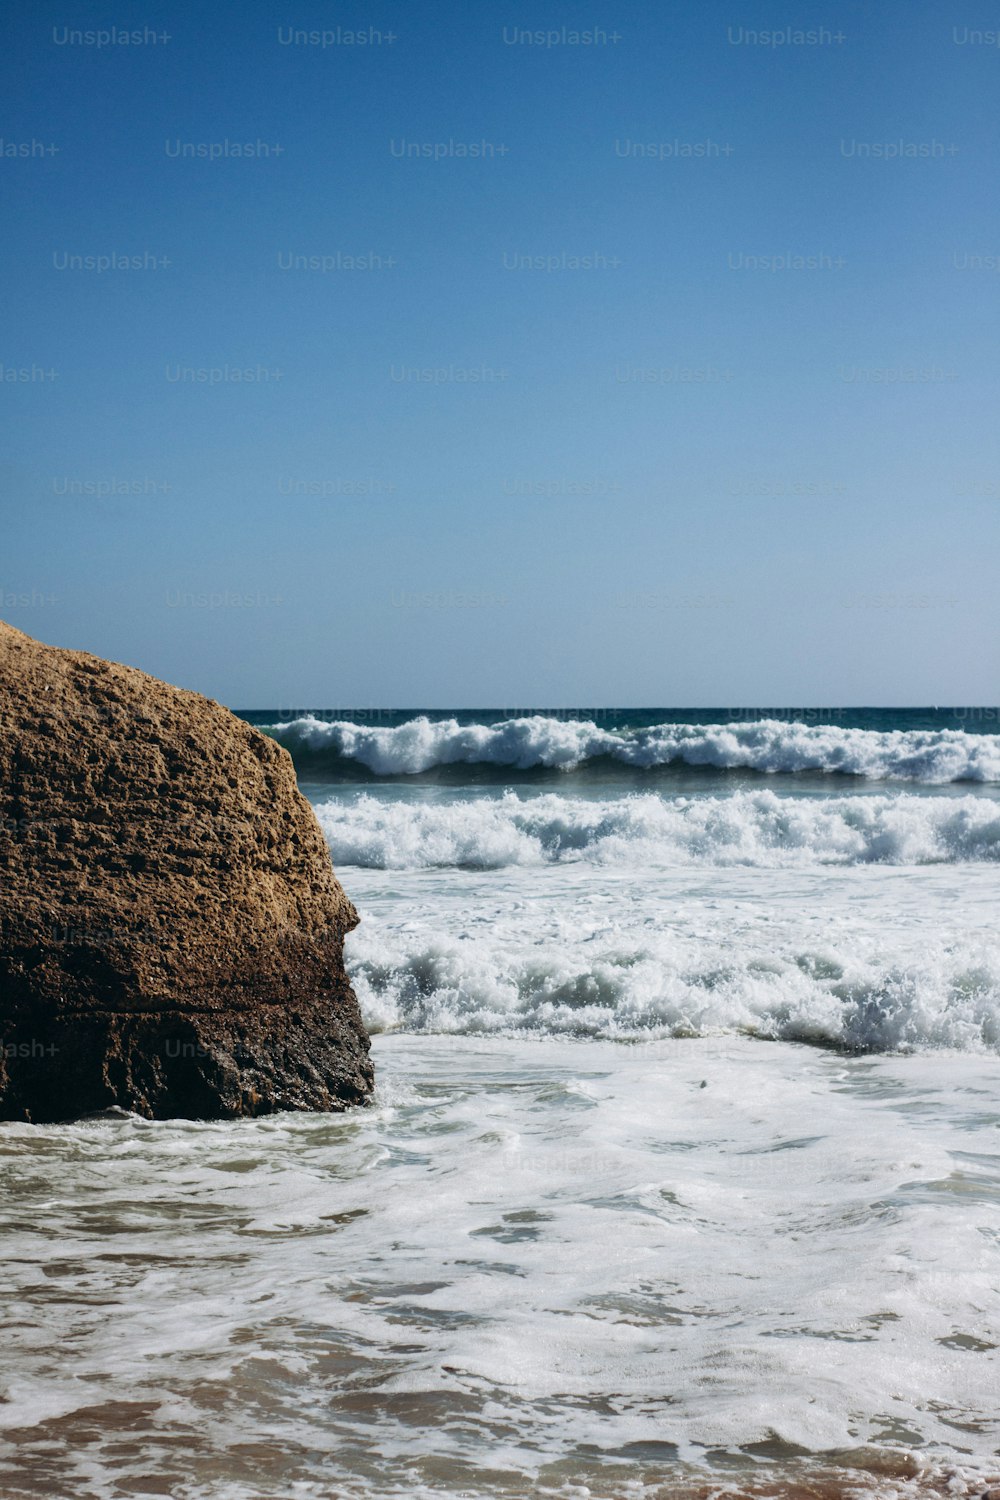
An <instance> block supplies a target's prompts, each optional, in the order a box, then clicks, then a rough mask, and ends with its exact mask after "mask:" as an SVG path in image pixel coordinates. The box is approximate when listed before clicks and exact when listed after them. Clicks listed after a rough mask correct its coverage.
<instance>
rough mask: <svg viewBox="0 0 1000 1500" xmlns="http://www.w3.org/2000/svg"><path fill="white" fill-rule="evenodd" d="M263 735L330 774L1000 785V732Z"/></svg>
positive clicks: (833, 729)
mask: <svg viewBox="0 0 1000 1500" xmlns="http://www.w3.org/2000/svg"><path fill="white" fill-rule="evenodd" d="M267 728H268V731H269V733H271V734H272V735H273V736H274V737H275V738H276V739H277V740H278V741H279V742H280V743H281V744H283V745H284V746H285V747H286V748H287V749H288V750H290V751H291V752H292V754H293V756H295V757H296V759H298V760H302V761H308V760H313V761H317V762H319V763H321V764H324V765H327V766H328V767H331V768H333V767H335V766H336V765H337V764H338V763H351V764H354V765H357V766H361V767H364V768H366V769H367V770H368V771H369V772H370V773H372V774H373V775H374V776H379V777H386V776H418V775H422V774H425V773H427V772H429V771H432V770H435V769H437V768H439V767H443V766H456V765H465V766H473V765H477V766H494V767H497V768H501V769H507V770H511V771H520V772H525V771H531V770H536V769H544V770H561V771H566V772H572V771H574V770H577V769H578V768H580V767H583V766H586V765H588V764H591V763H594V762H599V761H611V762H614V763H616V764H618V765H619V766H623V767H629V768H631V769H633V770H635V771H649V770H652V769H654V768H657V767H662V766H670V765H678V764H679V765H686V766H703V767H709V768H713V769H716V770H733V769H745V770H752V771H760V772H767V773H772V774H774V773H779V772H780V773H786V774H795V773H797V772H806V771H813V772H830V773H839V774H840V775H849V776H864V777H869V778H871V779H875V780H906V781H922V782H931V783H934V782H937V783H946V782H953V781H974V782H998V781H1000V735H993V734H969V733H967V732H966V731H965V730H961V729H933V730H901V729H900V730H871V729H845V728H842V727H840V726H837V725H828V724H824V725H814V724H800V723H787V722H784V721H782V720H777V719H765V720H761V721H759V722H756V723H730V724H659V725H654V726H652V727H650V728H644V729H635V730H629V731H616V730H611V729H603V728H600V727H599V726H598V725H596V724H594V723H593V722H591V721H589V720H561V719H553V718H545V717H542V716H539V715H532V716H531V717H528V718H523V719H509V720H503V721H501V722H499V723H495V724H460V723H459V722H458V720H457V719H443V720H440V721H436V722H434V721H431V720H430V719H427V718H424V717H419V718H415V719H411V720H410V721H409V722H408V723H405V724H400V725H397V726H394V727H385V726H376V727H373V726H370V725H359V724H352V723H348V722H346V721H337V722H334V723H327V722H325V721H324V720H321V719H317V718H313V717H306V718H298V719H293V720H290V721H288V722H285V723H280V724H273V725H269V726H267Z"/></svg>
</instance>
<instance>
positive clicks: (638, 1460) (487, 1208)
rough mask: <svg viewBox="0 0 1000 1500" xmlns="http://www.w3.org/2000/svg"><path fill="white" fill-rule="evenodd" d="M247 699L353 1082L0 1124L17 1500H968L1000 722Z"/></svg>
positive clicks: (978, 1473)
mask: <svg viewBox="0 0 1000 1500" xmlns="http://www.w3.org/2000/svg"><path fill="white" fill-rule="evenodd" d="M243 717H245V718H247V719H248V720H250V721H251V722H253V723H255V724H257V725H259V726H260V727H262V728H264V729H265V730H266V732H267V733H269V734H271V735H273V736H274V737H275V738H277V739H278V740H279V741H280V742H281V743H282V744H284V745H285V746H286V747H287V748H288V749H289V750H290V752H291V753H292V755H293V757H294V759H295V762H296V766H297V770H298V775H299V780H300V785H301V786H302V789H303V791H304V792H305V794H306V795H307V796H308V797H309V799H310V801H311V802H312V804H313V805H314V807H315V810H316V814H317V817H318V819H319V822H320V825H321V826H322V828H323V830H324V832H325V834H326V837H327V840H328V842H329V845H330V850H331V855H332V858H333V862H334V866H335V868H336V870H337V873H338V875H339V876H340V879H341V881H342V883H343V884H344V886H345V888H346V890H347V892H348V894H349V895H350V896H351V897H352V898H353V900H354V901H355V904H356V905H357V907H358V909H359V911H360V913H361V916H362V922H361V925H360V927H359V928H358V929H357V931H356V932H354V933H352V934H351V935H350V937H349V939H348V942H347V962H348V968H349V970H350V973H351V975H352V979H353V982H354V985H355V988H356V990H357V993H358V997H359V999H360V1001H361V1004H362V1008H363V1011H364V1014H365V1018H366V1021H367V1023H368V1026H369V1028H370V1030H371V1032H372V1034H373V1055H374V1060H375V1065H376V1072H377V1078H378V1088H377V1093H376V1097H375V1101H374V1103H373V1104H372V1106H371V1107H369V1108H366V1109H362V1110H357V1111H354V1112H351V1113H349V1114H346V1115H341V1116H320V1115H283V1116H275V1117H271V1118H266V1119H260V1120H253V1121H243V1122H238V1123H223V1124H216V1123H211V1124H205V1123H196V1122H172V1123H150V1122H147V1121H144V1120H140V1119H137V1118H134V1117H130V1116H127V1115H114V1114H112V1115H107V1116H102V1117H100V1118H98V1119H90V1120H85V1121H82V1122H79V1123H76V1124H72V1125H64V1126H58V1127H44V1128H37V1127H28V1126H17V1125H14V1126H10V1125H9V1126H6V1127H3V1128H2V1130H0V1160H2V1169H3V1172H4V1176H5V1179H6V1182H7V1193H6V1207H7V1218H8V1224H9V1226H10V1227H9V1230H8V1236H7V1254H8V1259H7V1262H6V1265H5V1277H4V1280H5V1283H6V1286H5V1296H6V1300H7V1314H8V1315H7V1318H6V1320H5V1322H6V1330H7V1331H6V1334H5V1346H4V1355H3V1365H4V1367H5V1368H4V1378H3V1391H4V1396H5V1400H4V1401H3V1402H2V1403H0V1437H2V1439H3V1446H2V1448H0V1494H2V1495H3V1496H4V1497H5V1500H6V1497H11V1500H22V1497H28V1496H31V1497H38V1496H62V1495H67V1496H68V1495H72V1496H74V1500H113V1497H114V1500H117V1497H125V1496H140V1495H154V1494H155V1495H169V1496H170V1497H172V1500H209V1497H211V1500H285V1497H288V1500H292V1497H309V1500H312V1497H323V1500H327V1497H333V1496H337V1497H340V1496H344V1497H362V1496H394V1497H395V1496H415V1497H422V1496H432V1495H435V1496H436V1495H440V1496H448V1497H460V1496H467V1497H477V1500H478V1497H487V1496H511V1497H520V1496H536V1495H539V1496H543V1495H544V1496H553V1497H566V1500H569V1497H592V1500H602V1497H607V1500H611V1497H614V1500H618V1497H623V1500H624V1497H629V1500H652V1497H654V1496H666V1495H669V1496H671V1497H673V1496H681V1495H692V1496H693V1495H699V1496H706V1497H707V1496H709V1495H724V1494H725V1495H730V1494H733V1495H739V1494H764V1493H778V1492H780V1493H790V1492H792V1491H793V1490H794V1491H795V1492H796V1493H801V1494H811V1495H816V1496H821V1495H822V1496H833V1495H838V1496H840V1495H847V1494H855V1493H857V1494H879V1495H886V1496H889V1495H891V1496H898V1497H903V1496H911V1495H912V1496H915V1495H920V1494H930V1493H933V1494H941V1495H951V1496H954V1495H963V1496H964V1495H966V1494H973V1493H979V1492H981V1491H982V1490H983V1488H985V1486H986V1483H987V1482H988V1480H989V1478H990V1476H991V1475H994V1474H996V1473H997V1472H998V1471H1000V1401H998V1391H1000V1379H998V1368H997V1363H998V1362H997V1352H998V1349H1000V1297H998V1292H1000V1137H998V1127H1000V1098H998V1082H1000V1066H998V1054H1000V934H998V927H1000V923H998V917H1000V903H998V896H1000V878H998V873H1000V710H997V709H992V708H923V709H916V708H914V709H877V708H871V709H837V710H833V709H805V708H800V709H759V710H753V709H740V708H732V707H730V708H719V709H713V710H686V709H678V710H663V709H648V710H620V709H612V708H591V709H577V710H574V711H565V710H561V711H558V712H556V711H551V710H550V711H538V710H532V709H530V708H526V709H492V710H478V711H464V712H454V713H440V712H428V711H420V710H416V709H414V710H401V711H399V712H395V713H388V712H385V711H382V710H363V711H357V710H355V711H349V710H344V709H332V710H323V711H321V710H307V709H289V708H285V709H280V708H275V709H264V710H259V711H253V712H244V713H243Z"/></svg>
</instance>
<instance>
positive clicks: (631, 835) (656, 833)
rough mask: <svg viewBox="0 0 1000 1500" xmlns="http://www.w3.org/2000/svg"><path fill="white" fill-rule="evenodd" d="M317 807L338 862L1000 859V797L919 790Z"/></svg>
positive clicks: (364, 800) (772, 864)
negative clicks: (930, 793)
mask: <svg viewBox="0 0 1000 1500" xmlns="http://www.w3.org/2000/svg"><path fill="white" fill-rule="evenodd" d="M316 815H317V817H318V819H319V822H320V825H321V827H322V828H323V831H324V833H325V834H326V838H327V842H328V843H329V845H330V851H331V854H332V856H333V862H334V865H336V866H338V867H341V866H346V865H355V866H362V867H366V868H369V869H377V870H407V869H435V868H437V869H444V868H460V869H479V870H493V869H500V868H503V867H505V866H509V865H544V864H556V863H563V862H570V861H574V860H575V861H583V862H590V863H593V864H607V865H636V864H639V863H642V864H650V865H653V864H663V863H671V864H685V865H717V866H738V865H746V866H754V865H757V866H763V867H766V868H782V867H791V866H797V865H814V864H834V865H858V864H872V863H884V864H894V865H926V864H957V863H962V862H965V861H985V862H992V861H997V860H1000V804H998V803H997V802H995V801H993V800H992V799H991V798H990V799H987V798H984V797H976V796H968V797H954V796H952V797H933V796H914V795H907V794H905V793H902V794H900V793H897V794H896V795H892V796H888V795H887V796H883V795H873V796H867V797H830V798H826V797H779V796H776V795H775V793H774V792H771V791H760V792H736V793H734V794H733V795H731V796H728V797H699V798H687V797H675V798H671V799H664V798H661V797H658V796H655V795H652V794H646V795H641V796H631V797H621V798H617V799H614V800H609V801H590V800H587V799H583V798H569V797H562V796H557V795H554V794H547V795H543V796H538V797H527V798H521V797H518V796H517V795H516V794H515V793H513V792H506V793H505V794H504V795H503V796H501V797H490V798H478V799H476V800H475V801H453V802H448V803H413V802H386V801H383V800H382V799H380V798H376V797H370V796H361V797H359V798H358V799H357V800H356V801H353V802H349V803H345V802H341V801H332V802H327V803H321V804H320V805H319V806H318V807H317V808H316Z"/></svg>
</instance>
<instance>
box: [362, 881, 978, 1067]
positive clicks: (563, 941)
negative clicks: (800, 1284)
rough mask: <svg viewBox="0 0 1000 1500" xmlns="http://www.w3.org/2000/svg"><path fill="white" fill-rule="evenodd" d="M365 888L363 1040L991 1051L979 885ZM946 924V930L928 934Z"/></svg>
mask: <svg viewBox="0 0 1000 1500" xmlns="http://www.w3.org/2000/svg"><path fill="white" fill-rule="evenodd" d="M479 878H480V879H481V880H482V881H484V882H486V883H485V884H484V885H483V888H482V889H481V890H480V891H479V892H478V894H477V896H476V898H475V900H474V901H472V900H470V897H469V890H468V877H467V876H465V875H463V873H462V872H461V871H433V870H426V871H422V872H415V871H411V872H408V873H407V875H406V877H405V880H406V898H405V900H404V899H402V898H401V896H400V894H399V891H398V889H397V887H396V886H395V885H394V884H390V885H389V886H388V887H386V885H385V877H384V876H381V875H380V874H379V873H378V872H376V871H373V870H368V871H361V870H358V871H356V872H354V874H353V875H351V876H350V878H349V879H348V881H347V886H348V890H349V891H350V892H351V894H352V896H354V897H355V899H356V900H357V902H358V905H359V908H360V909H361V911H362V912H363V913H364V917H363V919H362V922H361V925H360V927H359V928H358V929H357V930H356V931H355V932H354V933H352V934H351V935H350V937H349V939H348V943H347V954H346V956H347V964H348V970H349V972H350V974H351V977H352V981H353V983H354V985H355V989H356V991H357V994H358V998H359V1000H360V1001H361V1004H362V1008H363V1010H364V1012H365V1019H366V1021H367V1023H368V1025H369V1027H370V1028H371V1029H373V1030H375V1031H396V1030H403V1031H409V1032H418V1033H423V1034H440V1035H447V1036H484V1035H497V1036H510V1037H517V1036H519V1037H531V1036H564V1037H576V1038H591V1039H606V1040H616V1041H621V1042H628V1043H635V1042H637V1041H638V1042H641V1041H650V1040H655V1039H658V1038H668V1037H690V1038H701V1039H706V1038H712V1037H714V1038H718V1037H725V1036H739V1035H742V1036H751V1037H754V1038H757V1039H759V1040H764V1041H780V1042H799V1043H808V1044H810V1045H812V1046H818V1047H832V1048H837V1049H840V1050H843V1051H845V1052H864V1053H876V1052H909V1053H923V1052H938V1051H954V1052H965V1053H979V1054H986V1055H988V1054H996V1052H997V1051H1000V942H998V939H997V935H996V931H995V919H996V877H995V874H994V871H993V870H992V869H988V868H972V867H965V868H963V869H961V870H960V869H958V868H957V867H955V866H938V867H927V868H924V869H921V870H914V869H899V870H885V869H882V868H881V867H879V866H853V867H846V868H844V867H835V868H830V869H826V870H819V869H813V870H811V871H810V870H799V869H791V870H775V871H768V872H765V871H761V870H759V869H750V870H744V869H741V868H738V867H735V868H731V869H712V870H711V871H709V872H706V873H705V874H704V875H699V874H698V872H697V871H694V872H686V871H684V870H675V871H666V870H664V871H659V872H656V871H651V870H650V869H649V868H648V867H644V866H643V867H640V868H639V869H638V871H632V870H629V869H627V868H622V867H617V866H616V867H608V868H605V869H604V870H603V871H602V872H601V875H600V880H599V883H598V884H596V885H595V872H594V869H593V867H588V866H579V865H568V866H557V867H551V866H550V867H548V868H547V869H546V870H545V872H544V876H543V881H544V883H543V884H539V875H538V872H537V871H535V870H532V869H530V868H511V869H507V870H502V871H496V872H491V873H489V874H486V875H483V876H481V877H479ZM935 909H936V910H947V911H948V912H949V922H948V927H947V929H945V930H942V929H940V928H939V927H933V926H928V925H927V923H926V921H925V913H926V912H927V911H928V910H931V911H933V910H935Z"/></svg>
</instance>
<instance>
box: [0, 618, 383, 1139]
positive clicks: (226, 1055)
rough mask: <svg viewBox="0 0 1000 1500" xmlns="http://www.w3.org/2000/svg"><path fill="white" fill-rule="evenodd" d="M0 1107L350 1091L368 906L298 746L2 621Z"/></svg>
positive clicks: (159, 1106) (324, 1098)
mask: <svg viewBox="0 0 1000 1500" xmlns="http://www.w3.org/2000/svg"><path fill="white" fill-rule="evenodd" d="M0 877H2V881H3V893H2V896H0V1119H7V1120H12V1119H17V1120H32V1121H52V1120H65V1119H71V1118H73V1117H75V1116H78V1115H81V1114H85V1113H88V1112H91V1111H94V1110H101V1109H107V1108H109V1107H111V1106H116V1105H117V1106H119V1107H121V1108H122V1109H128V1110H134V1111H137V1112H138V1113H139V1114H143V1115H146V1116H148V1117H150V1118H156V1119H163V1118H168V1117H170V1116H186V1117H189V1118H198V1119H205V1118H220V1117H228V1116H236V1115H254V1114H265V1113H269V1112H271V1111H273V1110H282V1109H315V1110H339V1109H344V1108H345V1107H346V1106H347V1105H350V1104H357V1103H359V1102H361V1101H363V1100H364V1098H365V1097H366V1095H367V1094H368V1093H370V1091H371V1088H372V1068H371V1064H370V1062H369V1059H368V1037H367V1035H366V1033H365V1030H364V1026H363V1024H362V1021H361V1016H360V1013H359V1010H358V1004H357V1001H356V999H355V997H354V993H353V991H352V990H351V987H350V983H349V982H348V979H347V975H346V973H345V971H344V963H343V943H344V935H345V933H347V932H349V931H350V929H351V928H352V927H354V926H356V924H357V921H358V917H357V913H356V912H355V910H354V907H353V906H352V904H351V902H350V901H349V900H348V899H347V897H346V896H345V894H344V892H343V890H342V888H341V886H340V884H339V882H338V881H337V879H336V877H335V876H334V873H333V870H332V868H331V866H330V858H329V851H328V849H327V846H326V843H325V841H324V839H323V835H322V833H321V832H320V829H319V826H318V824H317V822H316V819H315V817H314V816H313V813H312V810H311V808H310V807H309V804H308V803H307V802H306V800H305V798H304V797H303V796H302V795H301V793H300V792H299V790H298V788H297V786H296V783H295V773H294V771H293V769H292V762H291V759H290V757H289V756H288V753H287V752H286V751H285V750H283V749H281V748H280V747H279V746H278V745H277V744H275V743H274V741H273V740H270V739H268V738H267V736H266V735H263V734H260V733H258V732H257V731H256V730H255V729H252V728H251V727H250V726H249V725H247V724H245V723H243V722H242V720H240V719H237V718H236V717H235V716H234V715H233V714H231V713H229V712H228V710H227V709H224V708H222V707H221V706H220V705H219V704H218V703H214V702H212V701H211V700H210V699H208V698H202V697H200V696H199V695H198V694H197V693H190V692H184V691H183V690H181V689H180V688H175V687H169V686H168V685H167V684H166V683H162V682H158V681H157V680H156V678H154V677H147V676H146V675H145V673H143V672H138V671H136V670H134V668H131V667H124V666H119V665H116V664H115V663H113V662H107V661H103V660H102V659H101V658H100V657H96V656H89V655H87V654H86V653H84V652H81V651H61V650H57V649H56V648H54V647H51V646H43V645H41V644H40V643H39V642H38V641H34V640H32V639H31V638H30V637H29V636H26V635H22V633H21V632H20V631H19V630H13V629H12V628H11V627H10V626H8V625H4V624H2V623H0Z"/></svg>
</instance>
